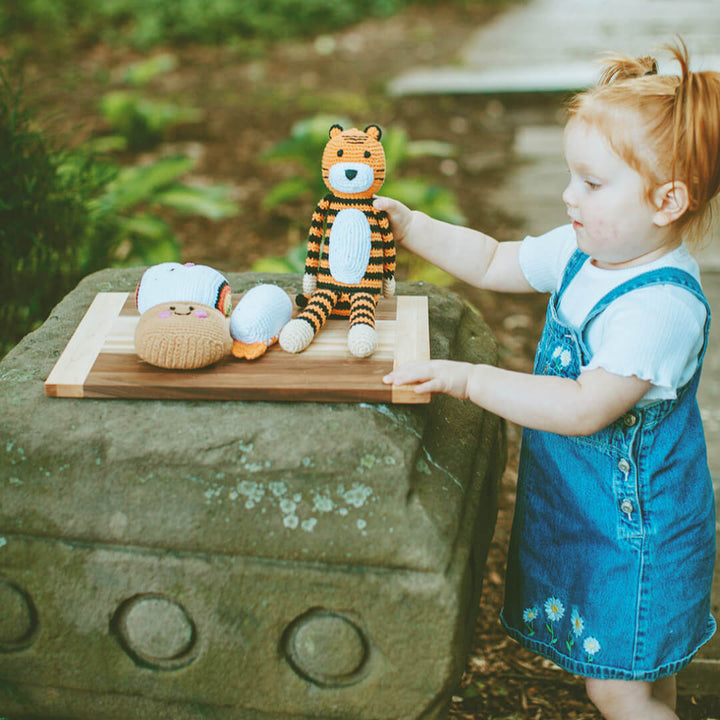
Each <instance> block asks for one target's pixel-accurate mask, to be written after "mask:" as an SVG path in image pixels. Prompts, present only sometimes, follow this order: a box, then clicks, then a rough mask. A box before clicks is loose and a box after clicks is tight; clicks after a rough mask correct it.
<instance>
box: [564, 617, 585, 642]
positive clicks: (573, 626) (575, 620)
mask: <svg viewBox="0 0 720 720" xmlns="http://www.w3.org/2000/svg"><path fill="white" fill-rule="evenodd" d="M583 630H585V621H584V620H583V619H582V617H581V615H580V613H579V612H578V609H577V608H573V611H572V615H571V616H570V632H569V633H568V635H567V639H566V640H565V647H566V648H567V651H568V653H572V649H573V645H575V638H579V637H580V636H581V635H582V634H583ZM573 636H574V637H573Z"/></svg>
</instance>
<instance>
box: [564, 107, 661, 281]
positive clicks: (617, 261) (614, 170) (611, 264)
mask: <svg viewBox="0 0 720 720" xmlns="http://www.w3.org/2000/svg"><path fill="white" fill-rule="evenodd" d="M564 144H565V162H566V163H567V166H568V169H569V171H570V182H569V183H568V186H567V187H566V188H565V191H564V192H563V195H562V197H563V201H564V202H565V204H566V205H567V210H568V215H569V216H570V219H571V220H572V221H573V228H574V229H575V233H576V235H577V242H578V247H579V248H580V249H581V250H582V251H583V252H585V253H587V254H588V255H590V257H591V258H593V260H594V263H595V265H597V266H598V267H604V268H608V269H619V268H623V267H631V266H632V265H639V264H643V263H646V262H650V261H651V260H654V259H655V258H656V257H660V256H661V255H663V254H664V253H665V252H667V251H668V249H669V248H668V247H667V235H666V233H665V232H664V230H663V229H662V228H661V227H658V226H657V225H656V224H655V219H656V217H657V212H658V209H657V208H656V207H654V206H653V205H652V204H651V203H650V202H649V201H648V198H647V194H646V192H645V185H644V182H643V178H642V176H641V175H640V174H639V173H637V172H636V171H635V170H633V168H631V167H630V166H629V165H628V164H627V163H626V162H625V161H624V160H622V159H621V158H620V157H619V156H618V155H616V154H615V152H614V151H613V149H612V148H611V147H610V144H609V143H608V141H607V139H606V138H605V136H604V135H603V134H602V133H601V132H600V130H599V129H598V128H596V127H595V126H594V125H590V124H588V123H586V122H583V121H581V120H577V119H575V120H570V122H569V123H568V125H567V127H566V128H565V143H564Z"/></svg>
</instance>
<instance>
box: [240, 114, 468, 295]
mask: <svg viewBox="0 0 720 720" xmlns="http://www.w3.org/2000/svg"><path fill="white" fill-rule="evenodd" d="M334 123H338V124H340V125H342V126H343V127H345V128H348V127H351V126H352V123H351V122H350V121H349V120H347V118H338V117H336V116H333V117H330V116H326V115H317V116H315V117H312V118H308V119H304V120H300V121H298V122H297V123H296V124H295V125H294V126H293V127H292V129H291V133H290V137H289V138H287V139H285V140H283V141H281V142H280V143H278V144H277V145H275V146H274V147H273V148H271V149H270V150H269V151H268V152H267V153H266V154H265V155H264V157H263V159H264V160H265V161H266V162H283V163H290V164H291V165H292V167H293V171H294V172H293V175H292V176H291V177H289V178H287V179H285V180H282V181H280V182H279V183H278V184H276V185H275V186H273V187H272V188H270V190H269V191H268V192H267V194H266V195H265V197H264V198H263V207H265V209H267V210H271V209H273V208H275V207H277V206H278V205H281V204H284V203H294V202H298V201H303V202H307V203H311V202H317V200H318V199H319V198H321V197H322V196H323V195H325V194H326V193H327V192H328V189H327V187H326V186H325V184H324V183H323V180H322V175H321V173H320V159H321V157H322V152H323V148H324V147H325V144H326V143H327V140H328V129H329V128H330V126H331V125H333V124H334ZM382 144H383V148H384V150H385V159H386V167H387V173H386V174H387V176H388V180H386V181H385V184H384V185H383V187H382V189H381V193H382V194H383V195H388V196H389V197H393V198H395V199H396V200H399V201H400V202H402V203H405V204H406V205H408V206H409V207H412V208H414V209H416V210H422V211H423V212H426V213H427V214H428V215H432V216H433V217H436V218H438V219H439V220H445V221H446V222H451V223H462V222H463V221H464V217H463V214H462V211H461V210H460V208H459V206H458V203H457V200H456V198H455V195H454V193H452V192H451V191H450V190H448V189H447V188H444V187H441V186H438V185H434V184H432V183H430V182H428V180H427V179H426V178H423V177H417V176H416V177H403V176H402V171H401V166H402V165H403V164H404V163H406V162H408V161H409V160H413V159H415V158H420V157H429V156H430V157H448V156H451V155H453V154H454V152H455V149H454V147H453V146H452V145H450V144H448V143H444V142H437V141H429V140H425V141H413V140H410V138H409V137H408V135H407V133H406V132H405V131H404V130H402V129H400V128H389V129H388V130H386V131H385V132H384V133H383V136H382ZM398 259H399V264H401V265H402V266H404V268H405V271H406V272H405V274H406V275H407V277H408V279H412V280H420V279H423V280H427V281H430V282H434V283H436V284H443V285H446V284H448V283H449V281H450V280H449V276H448V275H446V274H445V273H443V272H442V271H440V270H437V269H436V268H434V267H433V266H430V265H428V264H427V263H424V262H423V261H422V260H420V259H419V258H415V257H411V256H408V255H406V254H405V253H402V254H399V258H398ZM304 262H305V252H304V243H303V245H302V247H301V248H299V249H296V248H291V249H290V250H289V251H288V252H287V253H286V254H285V255H284V256H283V257H268V258H262V259H260V260H258V261H257V262H256V263H255V264H254V265H253V269H254V270H261V271H263V272H270V271H273V272H302V271H303V268H304Z"/></svg>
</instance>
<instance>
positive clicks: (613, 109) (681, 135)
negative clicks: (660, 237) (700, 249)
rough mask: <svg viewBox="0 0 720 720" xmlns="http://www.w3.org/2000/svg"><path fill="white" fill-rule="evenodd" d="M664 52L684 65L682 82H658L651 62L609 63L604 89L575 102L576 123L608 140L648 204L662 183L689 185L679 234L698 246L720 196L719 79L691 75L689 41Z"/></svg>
mask: <svg viewBox="0 0 720 720" xmlns="http://www.w3.org/2000/svg"><path fill="white" fill-rule="evenodd" d="M665 49H667V50H669V51H670V53H671V54H672V55H673V57H674V58H675V60H677V62H678V63H679V65H680V74H679V75H659V74H658V73H657V63H656V61H655V60H654V59H653V58H651V57H641V58H632V57H630V56H627V55H608V56H606V57H605V61H604V68H603V73H602V75H601V78H600V82H599V83H598V85H597V86H596V87H595V88H592V89H591V90H588V91H585V92H583V93H580V94H579V95H577V96H575V97H574V98H573V100H572V101H571V102H570V105H569V108H568V109H569V116H570V120H573V119H577V120H580V121H582V122H587V123H590V124H593V125H595V126H597V127H598V128H599V129H600V130H601V131H602V132H603V134H604V135H605V136H606V137H607V139H608V142H609V143H610V145H611V147H612V148H613V150H614V151H615V152H616V153H617V155H618V156H619V157H620V158H622V159H623V160H624V161H625V162H626V163H627V164H628V165H630V167H632V168H633V169H634V170H635V171H636V172H638V173H639V174H640V175H642V177H643V178H644V179H645V184H646V190H647V195H648V199H649V198H650V197H651V196H652V192H653V190H654V189H655V188H657V187H658V186H659V185H662V184H663V183H666V182H670V181H675V182H682V183H684V184H685V186H686V187H687V191H688V209H687V211H686V212H685V213H684V214H683V215H682V216H681V217H680V218H679V219H678V220H676V221H675V223H676V225H675V227H676V230H677V232H678V233H679V234H680V235H682V236H684V237H685V238H686V239H687V240H688V241H689V242H693V243H697V242H698V241H699V240H700V238H702V237H703V236H704V235H705V234H706V233H707V230H708V227H709V223H710V220H711V202H710V201H711V200H712V199H713V198H714V197H715V196H717V195H718V192H720V73H717V72H710V71H704V72H691V71H690V67H689V59H688V51H687V48H686V46H685V44H684V43H683V41H682V40H679V42H678V43H677V44H675V45H667V46H666V47H665Z"/></svg>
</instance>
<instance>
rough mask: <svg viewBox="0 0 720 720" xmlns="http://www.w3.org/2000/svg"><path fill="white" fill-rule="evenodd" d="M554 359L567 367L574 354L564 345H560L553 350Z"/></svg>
mask: <svg viewBox="0 0 720 720" xmlns="http://www.w3.org/2000/svg"><path fill="white" fill-rule="evenodd" d="M552 356H553V360H557V361H558V362H559V363H560V365H561V366H562V367H564V368H566V367H567V366H568V365H569V364H570V361H571V360H572V355H571V354H570V351H569V350H568V349H566V348H564V347H563V346H562V345H558V346H557V347H556V348H555V350H554V351H553V354H552Z"/></svg>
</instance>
